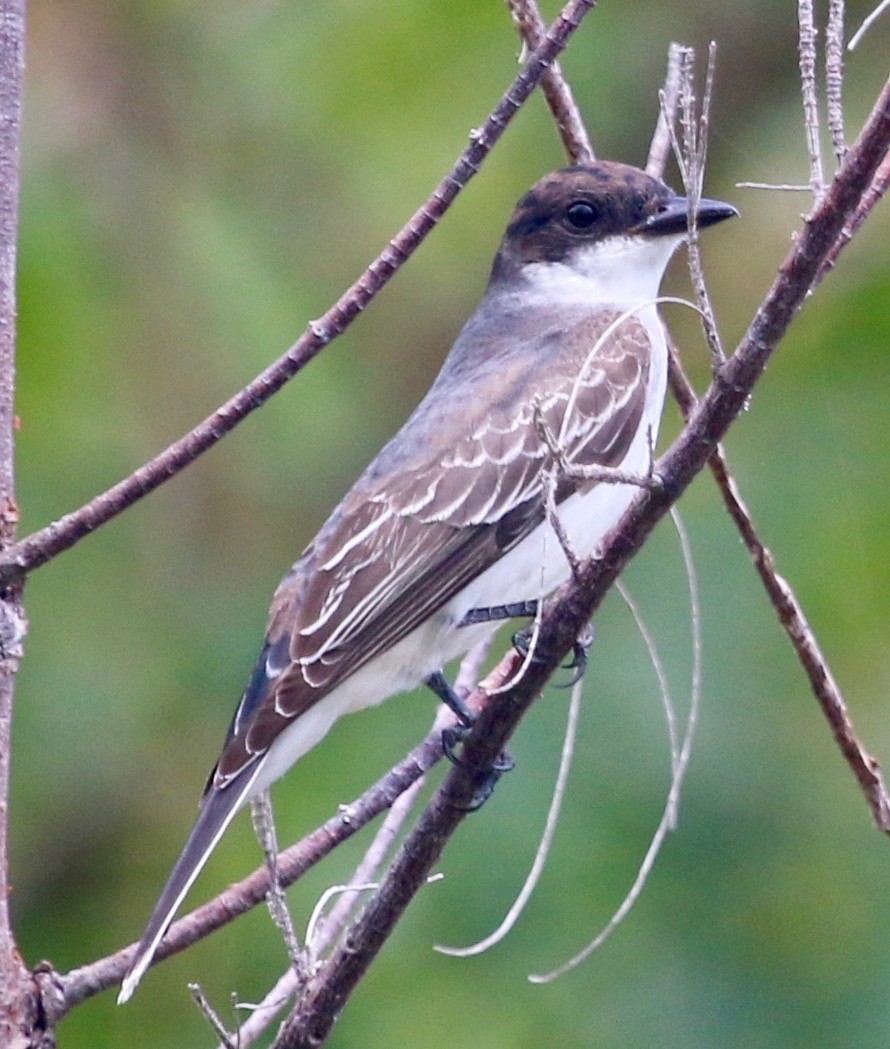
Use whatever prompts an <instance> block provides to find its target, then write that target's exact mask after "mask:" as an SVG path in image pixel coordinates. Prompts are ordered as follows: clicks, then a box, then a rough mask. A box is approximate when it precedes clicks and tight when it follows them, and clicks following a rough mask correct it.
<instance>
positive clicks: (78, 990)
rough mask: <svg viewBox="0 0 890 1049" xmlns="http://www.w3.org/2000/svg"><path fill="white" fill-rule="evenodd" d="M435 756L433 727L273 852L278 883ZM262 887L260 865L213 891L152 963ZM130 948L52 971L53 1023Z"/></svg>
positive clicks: (258, 896) (242, 907) (122, 966)
mask: <svg viewBox="0 0 890 1049" xmlns="http://www.w3.org/2000/svg"><path fill="white" fill-rule="evenodd" d="M441 757H442V732H441V729H436V730H434V731H432V732H430V733H429V735H428V736H427V737H426V739H424V740H423V741H422V742H421V743H420V744H419V745H418V746H417V747H415V748H414V750H412V751H411V753H410V754H408V755H407V757H405V758H404V759H403V760H402V761H400V762H399V764H398V765H396V766H395V767H394V768H393V769H391V770H390V771H389V772H387V773H386V774H385V775H384V776H382V777H381V778H380V779H379V780H378V781H377V782H376V783H375V784H373V786H371V787H369V788H368V789H367V790H366V791H365V792H364V793H363V794H362V795H361V797H359V798H357V799H356V800H355V801H353V802H352V803H351V804H349V805H344V806H341V807H340V811H339V812H338V814H337V815H336V816H333V817H332V818H331V819H329V820H328V821H327V822H326V823H324V824H322V826H320V827H319V828H318V829H317V830H314V831H313V832H312V833H311V834H307V835H306V837H305V838H303V839H302V840H301V841H299V842H297V843H296V844H294V845H291V846H290V848H287V849H285V850H284V852H282V853H281V855H280V856H279V857H278V877H279V881H280V883H281V885H282V887H284V888H286V887H287V886H289V885H292V884H293V883H294V882H295V881H297V879H299V878H301V877H302V876H303V874H305V873H306V871H307V870H309V869H310V868H311V867H314V866H315V864H316V863H318V862H319V861H320V860H322V859H324V857H325V856H327V855H328V853H329V852H331V851H332V850H333V849H334V848H336V847H337V846H338V845H340V844H341V843H342V842H344V841H346V839H347V838H350V837H352V835H353V834H355V833H356V832H357V831H359V830H361V828H362V827H364V826H365V825H366V824H367V823H369V822H370V821H371V820H372V819H374V817H375V816H377V815H378V814H379V813H381V812H383V811H384V810H385V809H388V808H389V807H390V806H391V805H392V804H393V802H395V800H396V799H397V798H398V797H399V796H400V795H401V794H403V793H404V792H405V791H406V790H408V789H409V788H410V787H411V785H412V784H413V783H414V782H415V781H416V780H418V779H419V778H420V777H421V776H422V775H424V773H426V772H428V771H429V769H431V768H432V767H433V765H435V764H436V762H438V761H439V760H440V759H441ZM268 891H269V871H268V868H267V867H266V865H265V864H263V865H262V866H261V867H258V868H257V869H256V870H255V871H254V872H253V873H252V874H250V875H249V876H248V877H247V878H245V879H244V880H243V881H240V882H236V883H235V884H234V885H230V886H229V888H227V889H226V890H225V891H224V892H222V893H220V894H219V896H217V897H215V898H214V899H212V900H210V901H209V902H208V903H205V904H204V905H203V906H201V907H198V908H196V909H195V910H194V911H191V912H190V913H189V914H186V915H184V916H183V917H182V918H180V919H179V921H177V922H174V923H173V925H171V926H170V929H169V931H168V932H167V935H166V936H165V937H164V939H163V940H162V941H161V944H160V947H159V948H158V950H157V953H156V955H155V958H154V962H157V961H160V960H161V959H162V958H169V957H170V955H173V954H178V953H179V952H180V951H184V950H185V949H186V948H188V947H191V946H192V944H194V943H197V942H198V941H199V940H202V939H204V937H206V936H209V935H210V933H212V932H215V931H216V930H217V929H219V928H221V927H222V926H223V925H227V924H228V923H229V922H231V921H234V919H235V918H237V917H239V916H240V915H242V914H245V913H246V912H247V911H249V910H250V909H251V908H253V907H256V906H257V905H258V904H261V903H264V902H265V899H266V893H267V892H268ZM136 947H137V944H135V943H131V944H130V945H129V946H128V947H123V948H121V950H119V951H116V952H115V953H114V954H112V955H109V956H108V957H106V958H100V959H99V960H98V961H96V962H92V963H90V964H89V965H84V966H82V967H81V968H79V969H72V970H71V972H69V973H67V974H65V975H59V974H53V975H52V983H53V984H54V985H55V994H56V996H57V1002H56V1004H55V1005H54V1006H53V1020H54V1022H58V1020H60V1019H61V1018H62V1017H63V1016H64V1015H65V1014H66V1013H67V1012H68V1011H69V1010H70V1009H72V1008H73V1007H74V1006H75V1005H78V1004H79V1003H80V1002H82V1001H83V1000H84V999H86V998H91V997H92V996H93V995H95V994H99V993H100V992H101V991H105V990H107V989H108V988H109V987H114V986H115V985H116V984H118V983H120V981H121V980H122V979H123V977H124V974H125V973H126V972H127V970H128V968H129V966H130V963H131V961H132V959H133V955H134V953H135V951H136ZM154 962H153V964H154Z"/></svg>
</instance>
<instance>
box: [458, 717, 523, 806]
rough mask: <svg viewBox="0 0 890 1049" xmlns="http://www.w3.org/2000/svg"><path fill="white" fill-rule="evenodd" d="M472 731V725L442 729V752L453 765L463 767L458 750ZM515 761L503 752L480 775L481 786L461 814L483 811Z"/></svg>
mask: <svg viewBox="0 0 890 1049" xmlns="http://www.w3.org/2000/svg"><path fill="white" fill-rule="evenodd" d="M471 731H472V725H451V726H449V727H448V728H445V729H442V750H443V751H444V752H445V757H446V758H448V760H449V761H450V762H451V764H452V765H463V764H464V762H463V759H462V758H461V757H460V756H459V755H458V754H457V752H456V748H457V747H458V746H459V745H460V744H461V743H463V741H464V740H465V739H466V738H467V736H469V734H470V732H471ZM513 765H514V762H513V759H512V758H511V757H510V755H509V754H508V753H507V752H506V751H505V750H502V751H501V753H500V754H499V755H498V756H497V758H495V760H494V761H493V762H492V763H491V765H490V766H489V767H488V769H486V770H484V771H482V772H480V773H479V777H480V784H479V786H478V787H477V788H476V790H475V791H474V793H473V796H472V798H470V800H469V802H468V803H467V804H466V805H461V806H459V808H460V810H461V812H476V811H477V810H478V809H481V808H482V806H483V805H484V804H485V802H486V801H487V800H488V799H489V798H490V797H491V795H492V792H493V791H494V788H495V786H496V785H497V782H498V780H499V779H500V778H501V776H503V774H504V773H505V772H510V771H511V770H512V769H513Z"/></svg>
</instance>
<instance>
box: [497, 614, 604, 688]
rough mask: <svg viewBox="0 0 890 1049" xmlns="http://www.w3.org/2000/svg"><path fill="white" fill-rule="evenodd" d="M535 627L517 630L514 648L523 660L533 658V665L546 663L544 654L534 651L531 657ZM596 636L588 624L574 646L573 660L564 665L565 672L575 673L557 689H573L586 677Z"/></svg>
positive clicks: (532, 624)
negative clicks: (588, 659)
mask: <svg viewBox="0 0 890 1049" xmlns="http://www.w3.org/2000/svg"><path fill="white" fill-rule="evenodd" d="M534 626H535V625H534V623H529V624H528V625H527V626H524V627H523V628H522V629H521V630H517V631H516V633H515V634H514V635H513V647H514V648H515V649H516V651H517V652H518V653H519V654H520V656H522V658H523V659H528V658H531V661H532V662H533V663H544V662H546V658H545V656H544V654H543V653H536V652H534V651H533V652H532V654H531V657H529V650H530V648H531V641H532V636H533V634H534ZM594 636H595V635H594V630H593V626H592V625H591V624H590V623H587V624H586V625H585V626H584V629H583V630H582V631H581V633H580V634H579V635H578V637H577V638H576V639H575V642H574V644H573V645H572V658H571V659H570V660H569V662H568V663H564V664H563V669H564V670H571V671H572V672H573V673H572V675H571V677H570V678H569V680H568V681H567V682H566V683H565V684H564V685H557V688H572V687H573V686H574V685H577V683H578V682H579V681H580V680H581V678H582V677H584V672H585V671H586V670H587V653H588V650H589V649H590V646H591V645H592V644H593V639H594Z"/></svg>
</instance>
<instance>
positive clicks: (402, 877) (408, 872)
mask: <svg viewBox="0 0 890 1049" xmlns="http://www.w3.org/2000/svg"><path fill="white" fill-rule="evenodd" d="M888 143H890V87H888V88H886V89H885V90H884V91H883V92H882V94H881V97H880V98H879V100H878V103H877V105H876V106H875V109H874V110H873V112H872V114H871V116H870V117H869V120H868V122H867V123H866V126H865V128H864V129H863V132H862V134H861V135H860V138H859V141H858V142H857V144H856V145H855V146H854V147H853V148H852V149H851V150H850V152H849V153H848V155H847V158H846V159H845V161H844V164H843V165H842V166H841V168H840V170H839V171H838V173H837V175H836V177H835V179H834V180H833V182H832V183H831V185H830V186H829V187H828V189H827V191H826V193H825V194H824V196H823V197H822V199H821V200H820V201H819V202H818V203H817V204H816V207H815V208H814V211H813V214H812V216H811V217H810V218H809V219H808V220H806V223H805V226H804V229H803V230H802V231H801V233H800V235H799V236H798V238H797V242H796V244H795V245H794V247H793V248H792V250H791V252H790V253H789V255H788V257H787V258H786V260H785V262H784V263H783V264H782V266H781V268H780V270H779V273H778V275H777V277H776V279H775V281H774V282H773V285H772V287H771V288H770V290H769V292H768V293H767V296H766V298H765V299H764V301H763V302H762V304H761V305H760V307H759V308H758V310H757V313H756V314H755V316H754V319H753V321H752V323H751V325H750V327H749V329H748V332H747V333H746V335H745V337H744V339H743V340H742V342H741V343H740V344H739V346H738V347H737V348H736V350H735V352H734V353H733V355H732V357H730V359H729V360H728V361H727V362H726V363H725V364H724V365H723V366H722V367H720V368H719V369H718V371H717V373H716V375H715V377H714V381H713V382H712V384H711V386H710V388H709V390H708V392H707V393H706V394H705V396H704V397H703V398H702V399H701V401H700V402H699V403H698V405H697V407H696V408H695V410H694V412H693V414H692V417H691V419H690V421H689V423H688V424H687V426H686V427H685V428H684V430H683V432H682V433H681V435H680V437H679V438H678V439H677V440H676V441H675V442H674V444H673V445H672V447H671V448H670V449H669V451H668V452H667V453H666V454H665V455H664V456H663V457H662V458H661V459H660V460H659V463H658V464H657V468H658V473H659V474H660V476H661V477H662V479H663V481H664V487H663V490H661V491H658V492H656V491H645V490H644V491H642V492H641V493H640V494H639V495H638V496H637V497H636V498H635V500H634V502H633V503H632V505H631V507H630V508H629V510H628V511H627V513H625V514H624V516H623V517H622V519H621V521H620V522H619V524H618V525H617V527H616V528H615V529H614V530H613V531H612V533H611V534H610V536H609V537H608V538H607V539H606V540H605V541H604V543H603V545H602V549H601V551H600V553H599V556H598V557H597V558H596V559H593V560H589V561H586V562H585V563H584V564H583V565H582V566H581V571H580V574H579V577H578V579H577V580H570V581H569V582H568V583H567V584H565V585H564V586H563V587H561V588H560V590H559V591H558V592H557V595H556V600H554V601H551V602H548V604H547V608H546V610H545V612H544V614H543V616H542V618H541V622H540V631H539V643H538V648H537V654H538V656H539V658H540V660H541V661H540V662H537V661H536V662H532V663H530V664H529V665H528V667H527V669H526V672H525V674H524V676H523V678H522V679H521V681H519V682H518V683H517V684H515V685H514V686H513V687H511V688H510V689H507V690H506V691H504V692H503V693H501V694H499V695H497V696H493V697H492V699H491V701H490V702H488V703H487V704H486V705H485V707H484V708H483V710H482V713H481V715H480V717H479V719H478V721H477V722H476V725H475V727H474V729H473V732H472V733H471V735H470V737H469V738H468V740H467V742H466V744H465V746H464V751H463V755H462V761H461V764H460V766H455V767H453V768H452V769H451V771H450V772H449V774H448V776H447V777H446V779H445V781H444V782H443V784H442V785H441V787H440V788H439V789H438V790H437V791H436V792H435V794H434V795H433V797H432V799H431V801H430V803H429V804H428V806H427V808H426V809H425V810H424V812H423V813H422V815H421V817H420V819H419V821H418V824H417V826H416V828H415V829H414V831H412V833H411V834H410V835H409V836H408V838H407V839H406V841H405V843H404V845H403V846H402V849H401V850H400V852H399V855H398V856H397V858H396V860H395V862H394V863H393V866H392V867H391V869H390V871H389V873H388V875H387V877H386V879H385V880H384V882H383V884H382V885H381V888H380V890H379V891H378V892H377V894H376V895H375V896H374V898H373V899H372V900H371V901H370V902H369V904H368V906H367V907H366V908H365V910H364V912H363V914H362V916H361V918H360V919H359V921H358V922H357V923H356V924H355V926H354V927H353V929H352V931H351V932H350V934H349V935H348V937H347V939H346V941H345V942H344V943H343V944H342V945H341V946H340V947H339V948H338V949H337V950H336V951H335V952H334V954H333V955H332V956H331V958H330V959H329V960H328V962H327V963H326V964H325V965H324V966H323V967H322V969H321V970H320V972H319V973H318V975H317V976H316V977H315V978H314V979H313V980H311V981H310V983H309V985H308V987H307V990H306V993H305V995H304V996H303V998H302V1000H301V1001H300V1003H299V1004H298V1006H297V1008H296V1009H295V1010H294V1012H293V1013H292V1014H291V1016H290V1017H289V1019H288V1020H287V1021H286V1022H285V1024H284V1025H283V1027H282V1029H281V1031H280V1033H279V1037H278V1039H277V1040H276V1042H275V1046H276V1049H304V1047H305V1049H308V1047H310V1046H311V1047H315V1046H318V1045H319V1044H321V1042H322V1041H323V1040H324V1039H325V1037H326V1036H327V1034H328V1033H329V1031H330V1029H331V1026H332V1025H333V1023H334V1021H335V1019H336V1017H337V1015H338V1014H339V1012H340V1010H341V1009H342V1007H343V1005H344V1004H345V1002H346V1001H347V999H348V997H349V995H350V994H351V993H352V991H353V989H354V988H355V986H356V984H357V983H358V981H359V980H360V979H361V977H362V976H363V975H364V973H365V971H366V970H367V968H368V966H369V965H370V964H371V962H372V961H373V959H374V957H375V956H376V954H377V952H378V951H379V950H380V948H381V946H382V945H383V943H384V942H385V940H386V938H387V937H388V936H389V934H390V932H391V931H392V929H393V928H394V926H395V924H396V922H397V921H398V919H399V917H400V916H401V914H402V913H403V911H404V910H405V908H406V907H407V905H408V903H409V902H410V900H411V898H412V897H413V895H414V893H415V892H417V890H418V888H419V887H420V886H421V885H422V884H423V882H424V881H425V879H426V877H427V875H428V874H429V872H430V870H431V868H432V866H433V864H434V863H435V862H436V860H437V859H438V857H439V856H440V855H441V852H442V849H443V848H444V847H445V844H446V842H447V840H448V838H449V837H450V836H451V834H452V833H453V832H454V830H455V828H456V827H457V826H458V824H459V823H460V822H461V820H462V819H463V817H464V816H465V814H466V813H465V807H466V805H467V804H468V803H469V801H470V799H471V798H472V797H473V793H474V791H475V790H476V789H477V788H478V785H479V782H480V779H481V778H482V777H484V775H485V769H487V768H490V767H491V764H492V762H494V760H495V759H496V758H497V756H498V754H499V753H500V751H501V750H502V749H503V747H504V746H505V744H506V743H507V741H508V740H509V738H510V736H511V734H512V733H513V731H514V730H515V728H516V726H517V724H518V723H519V721H520V719H521V718H522V716H523V715H524V713H525V711H526V710H527V709H528V707H529V706H530V705H531V703H532V702H533V701H534V699H535V697H536V696H537V695H538V693H539V692H540V690H541V689H542V688H543V687H544V685H545V684H546V682H547V679H548V678H549V676H550V675H551V674H552V672H553V670H554V669H555V667H556V665H557V663H558V662H559V660H560V659H561V658H562V657H563V656H564V655H565V653H566V652H567V651H568V649H569V647H570V646H571V644H572V642H573V640H574V638H575V637H577V636H578V633H579V631H580V629H581V627H582V626H583V625H584V624H585V623H586V622H587V621H588V619H589V618H590V616H591V615H592V614H593V612H594V611H595V610H596V608H597V607H598V606H599V604H600V603H601V602H602V600H603V598H604V597H605V594H606V592H607V591H608V589H609V588H610V587H611V585H612V584H613V583H614V582H615V580H616V578H617V577H618V574H619V573H620V572H621V571H622V569H623V568H624V567H625V565H626V564H627V563H628V561H629V560H630V559H631V557H633V555H634V554H635V553H636V552H637V551H638V550H639V549H640V547H641V546H642V545H643V543H644V541H645V540H646V538H647V537H648V535H649V533H650V532H651V531H652V529H653V528H654V527H655V525H656V524H657V523H658V521H659V520H661V518H662V517H663V516H664V515H665V514H666V513H667V512H668V510H669V509H670V507H671V505H672V504H673V503H674V502H675V501H676V500H677V499H678V498H679V497H680V495H681V494H682V493H683V492H684V491H685V489H686V488H687V487H688V485H689V484H690V483H691V481H692V479H693V478H694V477H695V476H696V474H697V473H699V472H700V471H701V470H702V468H703V467H704V466H705V465H706V463H707V462H708V460H709V459H710V457H711V455H712V454H713V452H714V450H715V449H716V446H717V442H718V441H719V440H720V439H721V437H722V436H723V435H724V434H725V433H726V431H727V429H728V428H729V426H730V425H731V424H732V422H733V420H734V419H735V418H736V417H737V416H738V414H739V413H740V412H741V411H742V409H743V407H744V404H745V401H746V399H747V398H748V397H749V396H750V394H751V391H752V390H753V388H754V386H755V384H756V382H757V380H758V379H759V378H760V376H761V374H762V373H763V370H764V368H765V367H766V365H767V363H768V361H769V359H770V357H771V356H772V354H773V352H774V351H775V349H776V347H777V345H778V344H779V342H780V340H781V339H782V337H783V336H784V334H785V332H786V330H787V328H788V326H789V324H790V323H791V321H792V320H793V319H794V317H795V316H796V315H797V313H798V312H799V310H800V308H801V306H802V305H803V303H804V300H805V298H806V296H807V293H808V291H809V289H810V287H811V286H812V283H813V281H814V279H815V277H816V273H817V271H818V268H819V266H820V264H821V263H822V261H823V260H824V258H825V257H826V255H827V254H828V252H829V251H830V249H831V247H832V245H833V244H834V241H835V239H836V238H837V236H838V234H839V232H840V230H841V227H842V225H843V224H844V222H845V221H846V220H847V219H848V218H849V216H850V215H852V213H853V211H854V209H855V208H856V206H857V205H858V203H859V201H860V199H861V197H862V195H863V194H864V193H865V192H866V191H867V189H868V187H869V185H870V183H871V180H872V178H873V177H874V174H875V171H876V170H877V167H878V164H879V163H880V161H881V158H882V157H883V155H884V154H885V153H886V151H887V148H888ZM508 662H512V663H513V665H514V666H515V665H517V664H518V662H519V656H518V654H516V653H511V654H510V655H509V656H508V657H506V658H505V660H504V662H503V664H502V666H505V665H506V664H507V663H508ZM486 684H488V683H486ZM488 694H489V695H490V694H491V690H490V687H489V689H488ZM485 696H486V690H485V689H484V688H483V687H482V686H480V691H479V693H478V698H479V699H480V701H484V699H485Z"/></svg>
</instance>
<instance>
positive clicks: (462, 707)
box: [423, 670, 476, 729]
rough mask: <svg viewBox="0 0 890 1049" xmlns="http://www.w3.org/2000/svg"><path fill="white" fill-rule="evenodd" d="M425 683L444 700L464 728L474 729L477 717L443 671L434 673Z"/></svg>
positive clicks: (425, 679)
mask: <svg viewBox="0 0 890 1049" xmlns="http://www.w3.org/2000/svg"><path fill="white" fill-rule="evenodd" d="M423 683H424V684H425V685H426V687H427V688H428V689H431V690H432V691H433V692H434V693H435V694H436V695H437V696H438V697H439V699H441V700H442V702H443V703H444V704H445V706H446V707H448V709H449V710H452V711H453V712H454V715H455V717H456V718H457V720H458V721H459V722H460V724H461V727H462V728H464V729H469V728H472V726H473V722H474V721H475V720H476V715H475V714H474V713H473V711H472V710H470V708H469V707H468V706H467V705H466V703H464V701H463V700H462V699H461V698H460V696H459V695H458V694H457V693H456V692H455V691H454V689H453V688H452V686H451V683H450V682H449V680H448V679H447V678H446V677H445V675H444V674H443V673H442V671H441V670H435V671H433V673H432V674H430V676H429V677H428V678H424V682H423Z"/></svg>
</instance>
